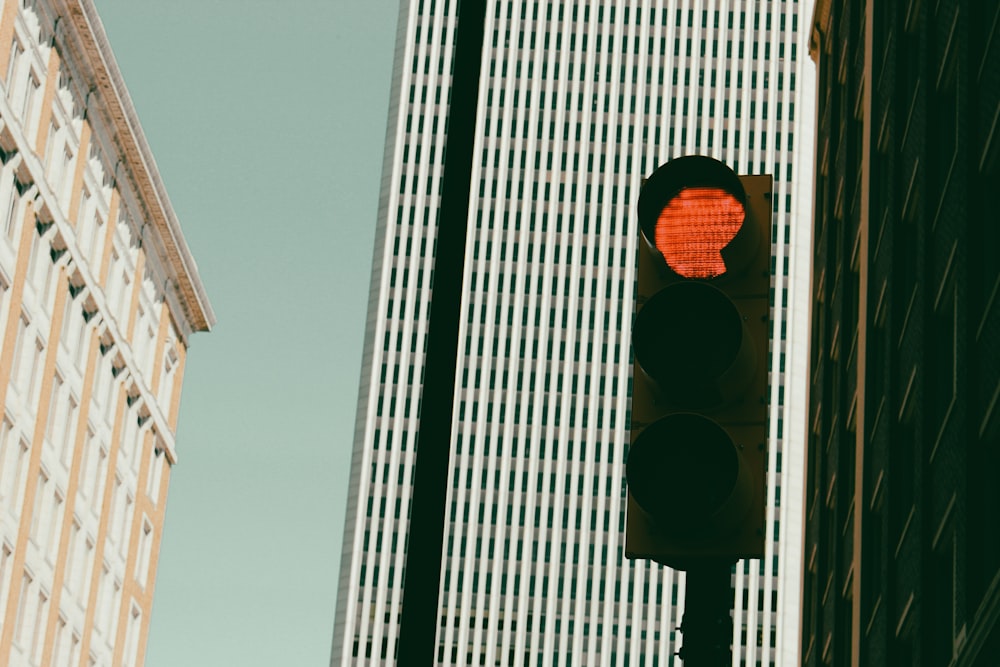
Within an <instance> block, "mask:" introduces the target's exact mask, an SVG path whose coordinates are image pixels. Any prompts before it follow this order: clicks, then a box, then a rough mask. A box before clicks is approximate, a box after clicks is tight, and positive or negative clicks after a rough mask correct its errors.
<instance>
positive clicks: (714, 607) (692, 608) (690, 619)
mask: <svg viewBox="0 0 1000 667" xmlns="http://www.w3.org/2000/svg"><path fill="white" fill-rule="evenodd" d="M732 607H733V586H732V564H731V563H729V562H711V561H706V562H705V563H701V564H698V565H697V566H693V567H691V568H690V569H689V570H688V572H687V587H686V593H685V602H684V617H683V619H682V620H681V628H680V629H681V632H682V633H683V634H684V643H683V645H682V646H681V649H680V657H681V660H683V661H684V667H730V665H732V664H733V653H732V640H733V618H732Z"/></svg>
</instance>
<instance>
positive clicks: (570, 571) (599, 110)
mask: <svg viewBox="0 0 1000 667" xmlns="http://www.w3.org/2000/svg"><path fill="white" fill-rule="evenodd" d="M454 5H455V3H454V2H448V1H446V0H413V1H412V2H410V1H404V2H401V11H400V17H399V23H398V38H397V50H396V57H395V64H394V73H393V77H394V79H393V88H392V92H391V102H390V114H389V116H390V117H389V129H388V132H387V142H386V149H385V157H384V170H383V181H382V194H381V200H380V205H379V213H378V222H377V227H376V240H375V254H374V265H373V271H372V282H371V292H370V301H369V317H368V324H367V332H366V339H365V348H364V358H363V362H362V375H361V383H360V384H361V386H360V392H359V404H358V417H357V422H356V433H355V442H354V453H353V460H352V471H351V481H350V488H349V490H348V510H347V520H346V523H345V535H344V547H343V549H344V551H343V557H342V561H341V577H340V582H339V590H338V604H337V619H336V624H335V630H334V640H333V654H332V658H331V663H332V664H334V665H357V664H364V665H367V664H384V663H386V662H391V661H392V659H393V655H394V649H395V646H396V640H397V637H398V631H399V613H400V608H401V595H402V585H401V582H402V575H403V568H404V563H405V553H404V544H405V541H406V539H407V523H408V517H407V512H408V507H409V500H410V494H411V486H410V484H411V476H412V472H413V458H414V457H413V449H414V443H415V432H416V429H417V414H418V401H419V400H420V388H421V377H422V375H423V374H424V373H425V372H440V371H439V370H437V369H425V368H424V367H423V349H424V341H425V336H426V331H427V312H428V304H429V297H430V286H431V269H432V266H433V264H432V256H433V248H434V240H435V231H436V216H437V210H438V203H439V195H440V186H441V176H442V171H443V162H442V159H443V156H444V147H445V139H446V114H447V110H448V109H447V101H448V99H449V85H450V76H449V72H450V67H451V57H452V50H453V44H454V34H455V24H456V20H455V14H454ZM810 16H811V3H809V2H794V1H784V2H767V3H764V2H717V3H715V2H702V1H687V2H651V1H646V0H642V1H625V2H613V3H612V2H582V1H581V2H574V1H568V2H551V1H550V2H546V1H534V0H530V1H529V0H524V1H520V2H515V1H511V0H503V1H496V2H490V3H488V5H487V11H486V26H485V40H486V44H485V47H484V49H485V50H484V52H483V55H484V57H483V66H482V74H481V78H480V88H479V105H478V116H477V118H476V122H477V126H478V130H477V134H478V139H477V142H476V147H475V153H474V166H473V169H474V173H473V174H472V181H473V184H474V185H473V192H472V193H471V195H472V202H471V209H472V211H471V213H470V220H469V222H470V225H469V226H470V230H469V237H468V252H467V257H466V270H465V279H464V284H465V290H464V298H463V303H462V308H463V311H462V312H463V314H464V316H463V320H464V321H463V324H462V326H461V331H460V334H459V336H460V338H459V346H460V349H459V368H458V370H457V373H458V375H457V383H456V384H457V389H456V395H455V396H454V397H453V400H454V401H455V415H456V417H455V423H454V429H453V441H452V443H451V467H452V472H451V475H450V479H451V488H450V489H449V497H448V516H447V519H448V524H447V526H446V529H445V541H446V544H445V547H444V553H443V554H442V558H443V567H442V573H443V574H442V578H441V583H440V623H439V627H438V635H437V646H438V655H437V658H438V662H439V664H473V665H474V664H480V665H491V666H492V665H542V664H544V665H564V666H570V665H627V664H631V665H664V666H666V665H670V664H674V662H675V661H676V660H677V658H676V656H675V655H674V654H675V653H676V651H677V649H678V646H679V639H680V636H679V634H678V633H677V626H678V624H679V623H680V615H681V612H682V610H683V603H684V576H683V574H682V573H678V572H674V571H672V570H669V569H665V568H661V567H659V566H656V565H650V564H649V563H647V562H641V561H636V562H631V561H627V560H625V559H624V556H623V540H624V512H625V488H624V461H625V457H626V454H627V451H626V450H627V442H628V435H627V429H628V425H629V397H630V388H631V386H630V374H631V359H630V334H629V330H630V323H631V317H632V302H633V286H634V280H635V261H636V242H637V238H638V235H637V224H636V222H635V214H634V207H635V204H636V200H637V197H638V193H639V186H640V184H641V180H642V178H643V177H644V176H646V175H648V174H649V173H651V172H652V171H653V170H654V169H655V168H656V167H657V166H658V165H659V164H661V163H663V162H665V161H666V160H667V159H669V158H671V157H676V156H680V155H684V154H690V153H703V154H707V155H711V156H713V157H716V158H718V159H721V160H723V161H725V162H726V163H728V164H729V165H730V166H732V167H733V168H734V169H735V170H736V171H737V172H740V173H769V174H773V175H774V178H775V187H774V192H773V193H772V201H773V205H774V210H775V212H776V215H775V224H774V229H773V237H772V248H773V251H774V253H775V267H776V274H777V275H776V278H775V283H774V294H775V299H774V313H775V323H774V340H773V347H772V355H771V357H772V375H771V385H772V386H771V405H772V408H771V419H770V421H771V427H770V428H771V436H772V438H771V445H770V472H769V475H768V488H769V499H770V502H769V510H768V518H769V521H768V537H769V540H768V544H769V546H768V550H767V557H766V558H764V559H762V560H760V561H752V562H750V561H748V562H741V563H740V564H739V565H738V566H737V567H736V568H735V569H734V585H735V589H736V599H735V602H736V612H735V614H734V644H735V647H734V664H738V665H750V666H754V665H758V664H764V665H772V664H773V665H777V664H789V665H791V664H795V663H796V662H797V660H798V656H799V642H798V637H799V624H798V611H799V607H798V604H799V597H798V588H799V580H800V572H799V568H800V557H799V553H800V548H801V533H800V527H801V515H800V511H799V507H800V505H799V504H798V503H797V502H795V501H797V500H798V497H799V496H800V495H801V492H802V491H801V489H802V487H801V469H802V468H801V465H802V464H801V461H802V454H803V449H802V442H801V439H799V440H795V441H793V440H792V439H791V438H792V437H793V435H794V434H795V433H797V432H799V431H801V432H804V430H805V429H804V426H802V427H801V428H799V429H796V427H795V426H794V424H796V423H800V424H803V425H804V423H805V422H804V414H805V406H804V403H803V402H802V397H804V393H805V392H804V382H805V373H804V369H805V367H806V365H807V357H806V355H805V349H806V348H805V344H806V343H807V342H808V341H807V337H806V335H805V327H806V326H807V322H808V320H807V319H806V318H805V317H802V316H801V315H799V317H798V319H797V320H796V319H793V317H792V313H799V314H801V313H803V312H807V311H808V290H807V288H800V287H799V286H798V285H799V283H800V282H801V281H799V280H798V279H797V277H798V276H808V260H809V257H808V248H809V245H810V239H809V233H810V231H811V228H810V226H809V225H808V224H805V221H806V220H807V218H808V216H809V211H810V207H811V197H810V194H809V193H810V191H809V183H808V182H805V183H803V179H802V177H801V176H800V174H804V175H805V180H806V181H808V180H809V177H810V175H811V164H812V157H811V151H812V146H813V140H812V135H811V130H810V127H809V126H808V124H800V123H799V119H805V120H811V119H812V116H813V112H812V108H813V107H812V104H813V93H812V90H811V87H810V85H811V84H810V79H809V75H810V73H811V68H808V67H805V66H804V65H805V63H804V62H803V61H806V60H807V59H806V58H805V57H804V56H805V54H806V52H805V47H806V43H805V41H804V37H805V32H804V30H800V25H801V27H802V28H803V29H804V28H805V27H806V25H807V23H806V22H807V21H808V18H809V17H810ZM792 303H796V304H798V307H797V308H790V307H789V305H790V304H792ZM783 497H784V498H785V499H790V500H791V501H792V502H782V498H783ZM409 539H410V540H413V539H419V536H409ZM782 582H790V585H785V584H783V583H782ZM786 610H787V613H786Z"/></svg>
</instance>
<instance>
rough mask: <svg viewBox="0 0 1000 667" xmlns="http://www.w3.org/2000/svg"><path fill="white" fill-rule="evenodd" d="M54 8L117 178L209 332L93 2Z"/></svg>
mask: <svg viewBox="0 0 1000 667" xmlns="http://www.w3.org/2000/svg"><path fill="white" fill-rule="evenodd" d="M52 5H53V8H54V9H55V11H56V13H57V16H60V17H61V20H62V21H66V22H67V23H68V24H69V25H67V26H65V27H64V26H59V29H58V31H57V34H56V42H57V44H59V45H60V46H64V47H68V48H70V49H72V50H73V51H76V53H75V54H74V55H76V56H78V60H77V65H78V66H79V67H81V68H84V69H85V70H86V71H85V72H84V73H85V74H86V76H87V78H88V80H90V81H92V82H93V85H94V91H95V93H96V96H97V97H98V100H99V102H98V104H93V103H92V104H90V105H88V106H89V107H90V108H91V109H98V111H99V112H100V113H101V114H102V115H103V116H104V118H103V120H105V121H106V122H107V124H108V125H109V129H110V130H111V131H112V134H113V135H114V141H115V143H116V145H117V148H118V150H119V151H121V156H120V157H121V159H122V162H123V163H124V166H125V169H124V170H123V171H120V172H119V177H121V176H122V175H124V176H125V177H126V178H128V179H129V180H130V181H131V184H132V186H133V189H134V192H135V195H136V198H137V199H138V200H139V201H140V202H141V205H142V206H143V207H144V208H145V211H144V213H145V214H146V215H148V216H149V219H148V222H149V223H150V226H152V228H153V229H154V230H155V233H156V241H157V243H158V245H159V246H160V250H161V251H162V255H163V261H164V262H165V264H166V265H167V267H168V270H169V272H170V274H171V276H170V277H171V279H172V281H173V282H174V287H175V289H176V293H177V295H178V297H179V302H180V305H181V308H182V310H183V311H184V312H183V315H184V317H185V318H186V319H187V321H188V322H187V323H188V325H189V327H190V330H192V331H208V330H210V329H211V328H212V327H213V326H214V325H215V321H216V320H215V313H214V312H213V310H212V305H211V304H210V303H209V300H208V295H207V293H206V291H205V286H204V284H203V283H202V282H201V278H200V276H199V275H198V266H197V264H196V263H195V260H194V257H193V256H192V254H191V251H190V249H189V248H188V246H187V243H186V241H185V240H184V235H183V234H182V232H181V228H180V222H179V221H178V220H177V215H176V213H175V212H174V209H173V206H172V205H171V203H170V199H169V198H168V197H167V192H166V189H165V188H164V186H163V181H162V179H161V178H160V172H159V170H158V169H157V166H156V161H155V160H154V159H153V154H152V151H151V150H150V147H149V144H148V143H147V141H146V137H145V135H144V134H143V131H142V127H141V125H140V124H139V119H138V115H137V114H136V111H135V107H134V105H133V104H132V99H131V97H130V96H129V94H128V90H127V88H126V87H125V81H124V78H123V77H122V74H121V71H120V70H119V69H118V63H117V61H116V60H115V57H114V54H113V53H112V51H111V45H110V43H109V42H108V37H107V34H106V33H105V32H104V25H103V24H102V23H101V20H100V18H99V17H98V15H97V9H96V8H95V6H94V3H93V0H53V2H52Z"/></svg>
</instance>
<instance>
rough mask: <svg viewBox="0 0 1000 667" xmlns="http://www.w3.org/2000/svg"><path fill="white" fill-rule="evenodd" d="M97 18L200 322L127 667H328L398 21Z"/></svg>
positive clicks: (360, 5)
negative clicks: (174, 222)
mask: <svg viewBox="0 0 1000 667" xmlns="http://www.w3.org/2000/svg"><path fill="white" fill-rule="evenodd" d="M95 4H96V6H97V9H98V12H99V14H100V16H101V19H102V21H103V23H104V26H105V30H106V31H107V33H108V37H109V40H110V42H111V46H112V49H113V51H114V53H115V56H116V58H117V60H118V65H119V67H120V68H121V71H122V74H123V75H124V78H125V82H126V85H127V87H128V90H129V93H130V94H131V97H132V100H133V102H134V104H135V107H136V110H137V112H138V115H139V120H140V123H141V125H142V128H143V130H144V132H145V135H146V139H147V141H148V143H149V145H150V147H151V148H152V152H153V155H154V157H155V159H156V163H157V165H158V167H159V170H160V174H161V176H162V178H163V182H164V184H165V186H166V189H167V192H168V194H169V196H170V200H171V202H172V204H173V207H174V209H175V211H176V213H177V217H178V219H179V220H180V223H181V227H182V229H183V231H184V236H185V238H186V239H187V243H188V245H189V246H190V248H191V252H192V254H193V255H194V258H195V260H196V261H197V263H198V268H199V271H200V275H201V278H202V280H203V282H204V283H205V287H206V289H207V292H208V295H209V299H210V301H211V303H212V306H213V308H214V309H215V313H216V316H217V318H218V324H217V325H216V327H215V328H214V329H213V331H211V332H210V333H198V334H195V335H194V336H193V337H192V339H191V340H190V345H191V347H190V354H189V356H188V362H187V366H186V373H185V377H184V385H183V393H182V399H181V412H180V420H179V424H178V430H177V451H178V459H179V460H178V463H177V465H176V466H175V467H174V469H173V473H172V476H171V481H170V490H169V499H168V502H167V515H166V526H165V529H164V535H163V540H162V544H161V550H160V560H159V569H158V572H157V578H156V589H155V595H154V603H153V614H152V618H151V629H150V636H149V643H148V646H147V652H146V667H176V666H177V665H184V666H185V667H199V666H201V665H206V666H208V665H211V666H212V667H217V666H219V665H240V666H241V667H256V666H258V665H260V666H265V665H266V666H267V667H275V666H276V665H281V666H286V665H287V666H296V667H297V666H299V665H303V666H308V665H327V664H329V656H330V645H331V640H332V636H333V621H334V611H335V607H336V589H337V579H338V574H339V564H340V555H341V554H340V550H341V540H342V534H343V526H344V508H345V503H346V494H347V476H348V470H349V465H350V452H351V445H352V439H353V431H354V417H355V410H356V406H357V394H358V379H359V372H360V360H361V352H362V342H363V337H364V325H365V318H366V304H367V298H368V294H367V292H368V284H369V278H370V270H371V259H372V243H373V238H374V229H375V221H376V213H377V206H378V187H379V181H380V177H381V168H382V153H383V147H384V142H385V131H386V118H387V109H388V101H389V90H390V83H391V81H390V80H391V74H392V58H393V42H394V38H395V29H396V19H397V14H398V12H399V3H398V2H396V1H394V0H299V1H298V2H295V3H287V2H279V1H278V0H170V1H169V2H164V1H163V0H95Z"/></svg>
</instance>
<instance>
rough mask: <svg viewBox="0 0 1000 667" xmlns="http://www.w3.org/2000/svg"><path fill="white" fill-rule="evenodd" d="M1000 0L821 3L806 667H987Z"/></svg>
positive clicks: (998, 559) (999, 307)
mask: <svg viewBox="0 0 1000 667" xmlns="http://www.w3.org/2000/svg"><path fill="white" fill-rule="evenodd" d="M998 22H1000V3H997V2H995V1H992V2H989V1H982V0H938V1H933V0H903V1H898V2H890V1H888V0H867V1H864V0H846V1H841V2H836V1H832V2H831V1H820V2H818V3H817V6H816V9H815V14H814V18H813V26H812V30H813V34H812V43H811V53H812V56H813V58H814V60H815V61H816V64H817V68H818V70H817V73H818V76H817V84H818V85H817V90H818V106H817V119H818V125H817V145H816V160H817V163H816V183H815V184H816V192H815V197H816V201H815V222H814V224H815V231H814V248H813V255H814V267H813V276H812V296H813V300H812V304H813V306H812V307H813V312H812V346H811V368H810V373H811V381H810V383H809V386H810V395H809V405H810V410H809V412H810V414H809V418H810V419H809V428H808V453H807V464H806V465H807V470H806V492H805V503H806V504H805V516H806V518H805V554H804V556H805V561H804V565H805V567H804V574H803V588H804V591H803V594H804V597H803V618H802V664H803V665H807V666H813V665H930V666H938V665H942V666H943V665H956V666H959V665H970V666H972V665H975V666H983V667H986V666H987V665H997V664H1000V627H998V619H1000V483H998V480H997V471H998V469H1000V405H998V403H1000V298H998V297H1000V252H998V251H1000V215H998V213H997V208H996V205H995V200H994V197H995V196H996V194H997V191H998V190H1000V169H998V163H1000V120H998V118H1000V30H998Z"/></svg>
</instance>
